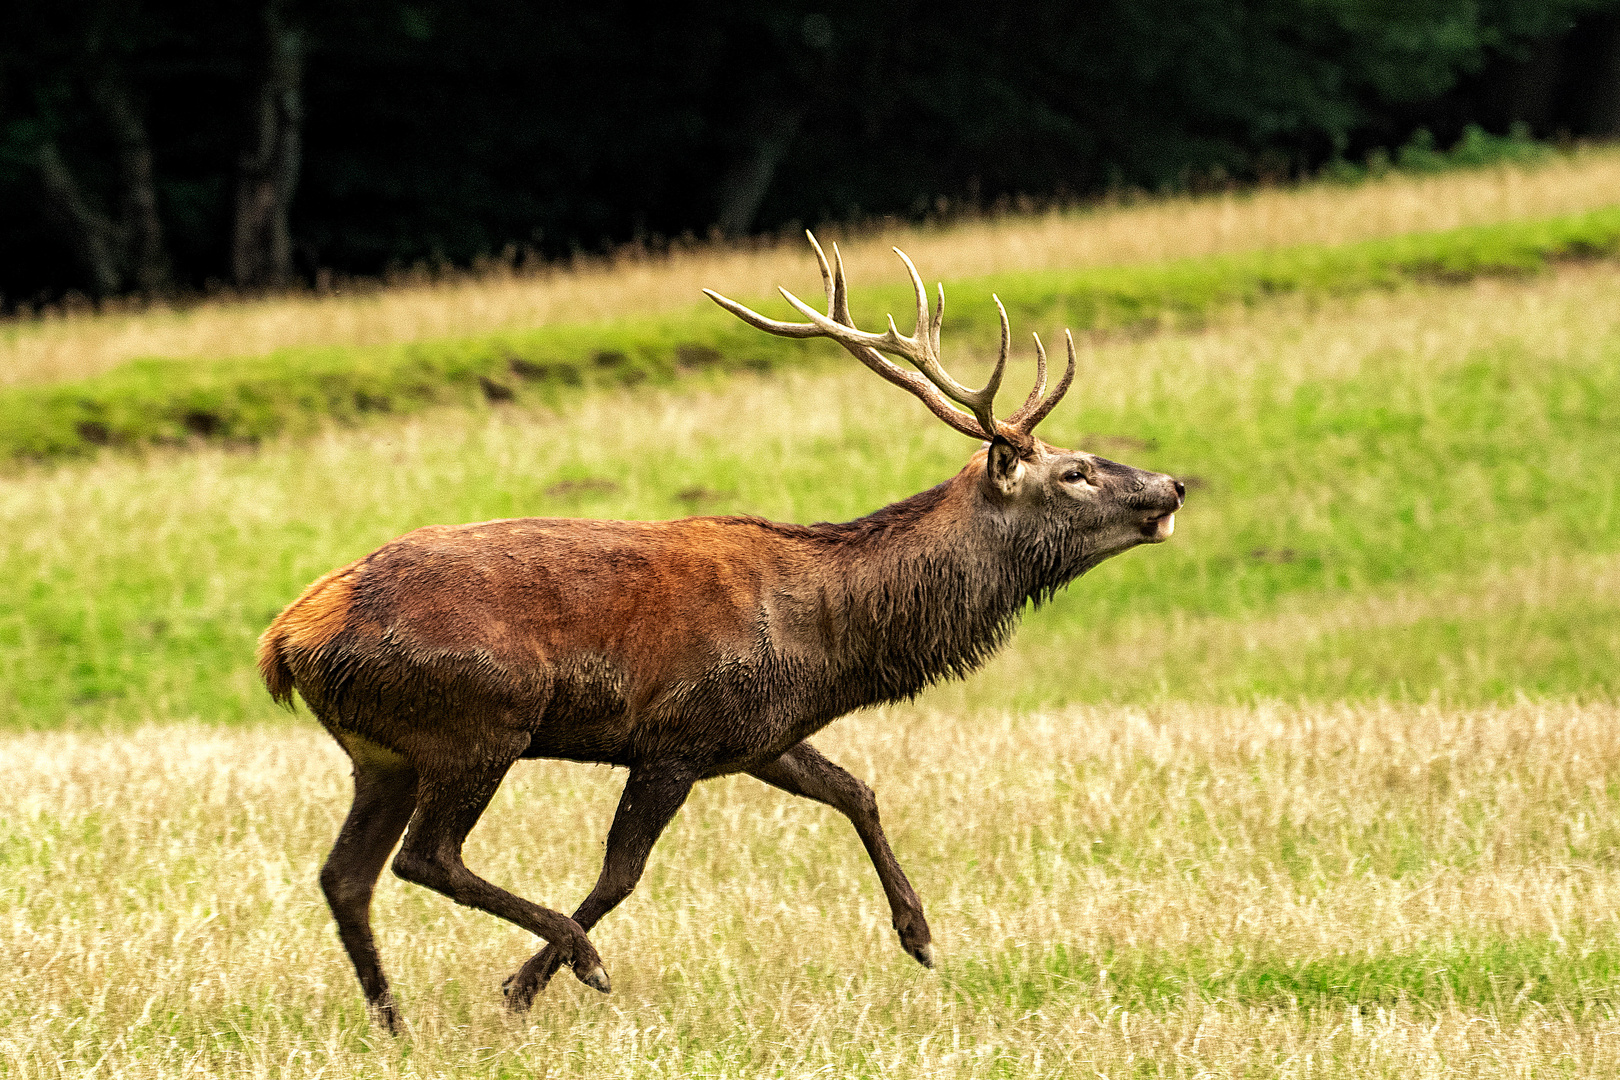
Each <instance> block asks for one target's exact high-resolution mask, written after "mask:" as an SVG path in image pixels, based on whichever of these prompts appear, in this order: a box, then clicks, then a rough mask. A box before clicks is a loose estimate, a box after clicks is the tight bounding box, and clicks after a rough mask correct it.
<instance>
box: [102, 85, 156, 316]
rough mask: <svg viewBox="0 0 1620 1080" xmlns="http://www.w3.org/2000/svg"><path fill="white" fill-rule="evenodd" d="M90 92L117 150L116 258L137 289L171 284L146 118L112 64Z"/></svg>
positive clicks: (151, 291)
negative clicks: (118, 241)
mask: <svg viewBox="0 0 1620 1080" xmlns="http://www.w3.org/2000/svg"><path fill="white" fill-rule="evenodd" d="M92 93H93V95H94V97H95V101H96V105H97V106H98V107H99V108H100V110H101V115H102V118H103V119H105V120H106V122H107V127H108V130H110V131H111V132H112V137H113V145H114V146H116V147H117V152H118V188H119V192H118V196H119V197H118V229H117V231H118V235H119V240H120V245H119V247H120V250H119V252H118V261H119V263H120V265H121V266H122V268H123V271H124V279H125V281H126V282H127V283H129V284H133V285H134V286H135V288H137V289H139V290H140V291H141V292H144V293H148V294H150V293H157V292H161V291H163V290H164V289H165V288H167V287H168V284H169V257H168V255H167V253H166V252H165V251H164V248H163V222H162V220H161V219H160V218H159V216H158V201H157V183H156V180H155V177H154V174H153V169H152V143H151V140H150V139H149V138H148V137H147V134H146V122H145V120H144V119H143V118H142V117H141V114H140V111H139V110H138V109H136V108H135V105H134V103H133V102H132V101H131V100H130V95H129V88H128V87H127V86H126V85H125V83H124V81H123V79H121V78H120V77H119V76H118V75H117V74H115V73H114V72H113V71H112V70H111V69H104V70H103V71H102V73H101V75H100V77H99V78H97V79H96V81H95V84H94V86H93V87H92Z"/></svg>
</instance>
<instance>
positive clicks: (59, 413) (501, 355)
mask: <svg viewBox="0 0 1620 1080" xmlns="http://www.w3.org/2000/svg"><path fill="white" fill-rule="evenodd" d="M1616 253H1620V207H1615V208H1609V209H1605V210H1599V211H1594V212H1591V213H1585V214H1576V215H1570V216H1565V217H1559V218H1554V219H1550V220H1545V221H1531V222H1507V223H1502V224H1495V225H1484V226H1475V227H1471V228H1465V229H1457V230H1453V231H1449V232H1441V233H1431V234H1420V235H1412V236H1405V237H1398V238H1394V239H1387V240H1377V241H1369V242H1365V243H1359V244H1351V245H1346V246H1343V247H1296V248H1288V249H1284V250H1278V251H1268V252H1252V253H1245V254H1241V255H1230V256H1222V257H1213V258H1198V259H1186V260H1181V261H1178V262H1172V263H1166V264H1158V265H1147V266H1135V267H1122V268H1112V269H1095V270H1081V271H1043V272H1039V273H1028V274H1003V275H998V276H996V277H993V278H985V279H978V280H970V281H960V282H955V283H953V287H952V294H953V296H955V297H956V298H957V300H956V302H954V303H953V305H952V308H951V332H952V334H953V335H955V340H957V341H958V342H961V343H966V344H973V343H978V344H981V345H982V344H983V343H985V342H987V341H989V340H990V339H991V338H992V337H993V335H994V333H995V314H994V309H993V308H992V307H991V306H990V305H989V304H987V303H984V302H983V298H984V294H986V293H990V292H995V293H997V294H999V295H1000V297H1001V299H1002V301H1003V302H1004V303H1005V304H1006V305H1007V308H1008V311H1009V313H1010V314H1011V315H1012V317H1013V319H1014V322H1015V325H1016V326H1017V327H1018V328H1019V330H1020V333H1022V332H1023V331H1024V330H1027V329H1030V328H1035V327H1040V328H1048V329H1050V328H1053V327H1057V326H1068V327H1070V328H1072V329H1074V330H1076V331H1094V330H1100V331H1106V330H1118V329H1131V328H1141V327H1160V326H1187V325H1194V324H1198V323H1200V322H1202V321H1204V320H1206V319H1207V318H1208V317H1210V316H1211V315H1212V314H1213V313H1215V312H1217V311H1220V310H1222V309H1226V308H1230V307H1232V306H1234V305H1253V304H1258V303H1261V302H1264V301H1266V300H1267V299H1270V298H1274V297H1277V296H1283V295H1290V294H1304V295H1324V296H1326V295H1343V294H1350V293H1355V292H1361V291H1366V290H1370V289H1386V288H1394V287H1397V286H1399V285H1401V284H1403V283H1409V282H1414V281H1449V282H1462V281H1468V280H1473V279H1477V278H1481V277H1493V276H1498V277H1499V276H1512V275H1525V274H1531V273H1535V272H1537V271H1539V270H1542V269H1544V268H1545V267H1546V266H1547V265H1548V264H1549V263H1553V262H1558V261H1567V260H1572V259H1592V258H1609V257H1612V256H1614V255H1615V254H1616ZM856 293H857V295H856V297H855V301H856V314H857V318H858V319H860V320H862V321H863V322H871V323H873V324H874V325H876V324H877V323H878V320H880V319H881V316H882V313H883V312H885V311H894V312H906V311H909V310H910V309H911V305H912V301H911V297H910V295H909V293H908V292H907V290H906V288H905V287H903V286H894V285H887V286H883V287H877V288H873V287H870V285H869V283H856ZM963 299H968V300H971V301H972V302H971V303H963V302H962V300H963ZM776 306H781V305H780V303H779V302H778V303H777V305H776ZM903 320H904V316H902V321H903ZM836 351H837V350H836V347H835V346H831V345H830V344H828V343H826V342H819V341H818V342H809V343H806V342H793V341H784V340H782V339H778V338H772V337H769V336H767V335H765V334H761V333H760V332H758V331H756V330H753V329H751V328H749V327H747V326H745V325H743V324H741V323H739V322H738V321H737V320H735V319H733V318H732V317H731V316H729V315H727V314H726V313H724V312H722V311H720V310H718V309H717V308H714V307H712V306H710V305H708V304H706V303H704V304H700V305H697V306H694V307H693V308H692V309H691V310H689V311H685V312H681V313H678V314H675V315H668V316H662V317H658V318H649V319H640V320H634V321H624V322H617V323H610V324H602V325H595V326H553V327H544V328H540V329H537V330H531V331H523V332H513V333H507V334H500V335H494V336H489V337H484V338H477V339H468V340H453V341H438V342H424V343H416V344H410V345H396V346H379V347H369V348H351V349H342V348H304V349H286V350H282V351H280V352H276V353H273V354H271V355H268V356H262V357H250V358H232V359H220V360H212V361H199V360H172V359H162V358H152V359H144V360H138V361H134V362H131V363H129V364H126V365H123V366H121V367H119V368H116V369H114V370H113V371H110V372H108V373H106V374H104V375H100V376H97V377H95V378H91V379H85V380H82V381H78V382H73V383H66V384H55V385H24V386H17V387H12V388H9V389H6V390H4V391H0V461H11V462H16V461H19V460H41V459H49V458H56V457H62V456H70V455H82V454H86V453H90V452H93V451H95V450H96V449H97V448H98V447H103V446H116V447H130V448H135V447H141V446H150V445H186V444H188V443H194V442H199V441H223V442H226V443H258V442H261V441H263V440H265V439H269V438H273V437H277V436H282V435H289V434H292V435H297V434H306V433H309V432H311V431H314V430H316V429H318V428H319V427H320V426H321V425H323V424H328V423H333V422H336V423H355V422H359V421H362V420H364V419H366V418H368V417H373V416H377V415H399V414H407V413H411V412H415V411H417V410H420V409H422V408H425V407H428V406H432V405H447V404H472V403H478V402H490V403H496V404H499V403H502V402H509V401H529V402H541V403H550V404H557V403H559V402H561V401H563V400H565V399H572V398H574V397H576V396H577V393H578V391H580V390H581V389H584V388H590V387H602V386H630V385H637V384H643V383H645V384H649V385H663V384H668V383H670V382H672V381H674V380H675V379H676V378H677V377H678V376H680V375H681V374H682V373H693V372H702V371H714V372H730V371H738V370H770V369H772V368H775V367H778V366H781V365H784V364H793V363H796V362H800V361H802V360H804V359H805V358H807V357H811V356H817V355H821V356H826V355H832V354H833V353H835V352H836Z"/></svg>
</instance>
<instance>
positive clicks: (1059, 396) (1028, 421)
mask: <svg viewBox="0 0 1620 1080" xmlns="http://www.w3.org/2000/svg"><path fill="white" fill-rule="evenodd" d="M1063 340H1064V341H1066V342H1067V343H1068V346H1069V367H1068V369H1067V370H1066V371H1064V373H1063V379H1062V381H1061V382H1059V383H1058V384H1057V388H1056V389H1055V390H1053V391H1052V392H1051V393H1050V394H1048V395H1047V397H1046V399H1045V400H1044V401H1042V402H1041V403H1040V405H1038V406H1036V408H1035V410H1034V411H1033V412H1031V413H1030V414H1029V415H1028V416H1025V415H1024V409H1019V410H1018V413H1017V415H1018V417H1019V419H1018V421H1017V423H1016V424H1015V425H1014V426H1016V427H1017V428H1018V430H1019V431H1021V432H1023V433H1024V434H1025V435H1028V434H1029V433H1030V432H1031V431H1034V430H1035V425H1036V424H1038V423H1040V422H1041V421H1042V420H1045V419H1046V414H1047V413H1049V412H1051V411H1052V410H1053V409H1055V408H1057V403H1058V402H1060V401H1062V400H1063V395H1064V394H1067V393H1068V392H1069V384H1070V383H1072V382H1074V366H1075V355H1074V335H1073V334H1071V333H1069V332H1068V331H1067V330H1065V331H1063ZM1035 349H1036V355H1037V356H1038V357H1039V358H1040V361H1041V363H1042V366H1043V367H1044V366H1045V359H1046V357H1045V356H1044V355H1043V354H1042V352H1041V347H1040V338H1038V337H1037V338H1036V339H1035ZM1028 407H1029V406H1028V405H1025V408H1028ZM1008 423H1009V424H1011V423H1012V421H1008Z"/></svg>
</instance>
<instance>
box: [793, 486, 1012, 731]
mask: <svg viewBox="0 0 1620 1080" xmlns="http://www.w3.org/2000/svg"><path fill="white" fill-rule="evenodd" d="M972 482H973V478H972V477H971V476H968V475H961V476H958V477H956V478H954V479H952V480H949V481H946V482H945V483H944V484H941V485H939V486H938V487H935V488H932V489H930V490H928V491H924V492H922V493H921V494H918V495H913V496H912V497H911V498H909V499H904V500H902V501H900V502H897V503H894V504H892V505H890V506H886V507H884V508H883V509H881V510H879V511H877V512H876V513H873V514H870V515H868V516H866V517H863V518H859V519H857V520H855V521H850V522H845V523H842V524H827V523H823V524H819V525H811V526H808V527H806V526H774V528H776V529H779V530H780V531H782V532H783V533H785V534H789V535H794V536H795V537H797V538H799V539H801V540H807V541H810V542H812V543H813V544H814V545H815V546H816V547H817V548H818V549H819V550H818V551H817V555H818V556H819V557H820V558H821V559H823V560H825V562H824V566H825V577H824V579H823V580H825V581H826V582H827V589H826V591H825V593H824V597H825V599H824V603H825V605H826V607H827V609H828V610H827V612H826V614H827V616H828V618H827V620H826V622H827V625H829V626H830V627H835V628H836V630H835V640H833V641H830V642H828V645H829V649H828V654H829V659H831V661H832V663H833V665H834V666H835V668H836V669H837V670H838V672H839V673H840V675H841V676H842V677H841V678H839V679H837V680H836V681H837V682H838V683H839V684H840V685H841V686H842V687H846V688H847V692H848V694H849V697H850V700H848V701H841V702H839V703H838V704H839V705H840V706H842V708H844V709H848V708H855V707H858V706H860V705H869V704H875V703H878V702H886V701H898V700H902V699H905V698H909V697H911V696H913V695H914V694H916V693H917V692H919V691H920V690H922V689H923V688H924V687H926V686H929V685H930V684H932V683H935V682H939V681H941V680H943V679H947V678H955V677H961V676H963V675H966V674H968V673H969V672H971V671H973V670H974V669H976V668H978V667H979V666H980V665H981V664H983V663H984V662H985V661H986V660H988V659H989V658H990V656H991V655H992V654H993V653H994V652H995V651H996V650H997V649H998V648H1000V647H1001V646H1002V645H1003V644H1004V643H1005V642H1006V640H1007V638H1008V636H1009V635H1010V634H1011V632H1012V630H1013V627H1014V625H1015V623H1016V621H1017V618H1018V615H1019V613H1020V612H1021V611H1022V609H1023V606H1024V604H1025V602H1026V601H1028V600H1029V599H1030V598H1031V597H1032V595H1034V594H1036V593H1038V592H1040V591H1042V590H1041V587H1040V585H1039V583H1038V582H1036V581H1034V580H1033V579H1031V578H1030V575H1029V574H1028V572H1027V569H1026V568H1023V567H1021V566H1020V565H1019V560H1018V559H1017V558H1016V556H1015V552H1014V547H1015V544H1014V543H1013V541H1012V538H1010V537H1007V536H997V535H996V534H995V531H994V529H993V528H992V527H991V526H989V525H988V524H987V523H986V521H985V520H984V516H983V515H980V514H974V513H964V512H963V510H962V508H961V504H960V500H961V499H962V498H972V497H974V496H972V495H971V494H970V493H969V492H967V491H964V490H962V486H964V485H967V484H971V483H972ZM975 534H976V535H975Z"/></svg>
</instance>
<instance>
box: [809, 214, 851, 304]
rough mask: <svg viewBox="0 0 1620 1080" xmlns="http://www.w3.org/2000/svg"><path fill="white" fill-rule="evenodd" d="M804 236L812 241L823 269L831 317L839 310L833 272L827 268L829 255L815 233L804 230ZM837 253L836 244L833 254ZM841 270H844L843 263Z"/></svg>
mask: <svg viewBox="0 0 1620 1080" xmlns="http://www.w3.org/2000/svg"><path fill="white" fill-rule="evenodd" d="M804 235H805V237H806V238H807V239H808V240H809V241H810V246H811V247H813V248H815V250H816V263H817V265H819V266H820V267H821V287H822V288H823V289H825V290H827V313H828V314H829V315H831V314H832V313H833V312H834V311H835V310H836V309H837V302H836V297H835V296H834V289H833V276H832V271H831V270H829V269H828V268H827V254H826V252H824V251H822V250H821V245H820V244H819V243H817V242H816V234H815V233H813V232H811V231H810V230H809V229H806V230H804ZM837 253H838V245H837V244H834V245H833V254H835V255H836V254H837ZM840 269H842V264H841V263H840ZM840 277H842V275H840Z"/></svg>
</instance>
